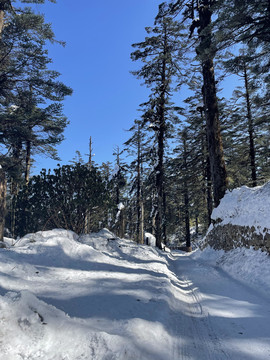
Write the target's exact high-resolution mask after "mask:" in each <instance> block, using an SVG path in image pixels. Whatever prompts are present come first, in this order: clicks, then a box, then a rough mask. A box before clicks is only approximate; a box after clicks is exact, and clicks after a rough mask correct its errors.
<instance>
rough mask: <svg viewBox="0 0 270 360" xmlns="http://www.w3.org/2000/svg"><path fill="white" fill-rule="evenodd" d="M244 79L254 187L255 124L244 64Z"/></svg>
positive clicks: (255, 181)
mask: <svg viewBox="0 0 270 360" xmlns="http://www.w3.org/2000/svg"><path fill="white" fill-rule="evenodd" d="M244 79H245V95H246V104H247V119H248V134H249V159H250V168H251V179H252V186H253V187H255V186H257V171H256V161H255V146H254V124H253V118H252V114H251V104H250V96H249V84H248V76H247V67H246V64H245V63H244Z"/></svg>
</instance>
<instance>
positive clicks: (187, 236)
mask: <svg viewBox="0 0 270 360" xmlns="http://www.w3.org/2000/svg"><path fill="white" fill-rule="evenodd" d="M183 171H184V179H183V180H184V181H183V182H184V205H185V239H186V247H187V249H188V248H190V245H191V244H190V216H189V193H188V181H187V176H188V174H187V172H188V166H187V134H186V132H185V131H184V132H183Z"/></svg>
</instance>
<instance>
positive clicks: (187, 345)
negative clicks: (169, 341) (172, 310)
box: [170, 258, 231, 360]
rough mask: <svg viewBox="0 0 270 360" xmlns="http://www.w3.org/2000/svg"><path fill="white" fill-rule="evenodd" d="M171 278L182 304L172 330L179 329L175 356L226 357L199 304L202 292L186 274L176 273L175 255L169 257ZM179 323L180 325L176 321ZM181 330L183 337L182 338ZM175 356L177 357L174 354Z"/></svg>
mask: <svg viewBox="0 0 270 360" xmlns="http://www.w3.org/2000/svg"><path fill="white" fill-rule="evenodd" d="M171 260H172V261H170V270H171V271H172V274H171V275H172V278H171V282H172V284H173V285H174V287H176V288H177V289H178V291H179V292H180V293H181V295H182V296H181V297H182V298H183V299H184V306H182V309H181V312H182V313H178V314H177V316H176V318H177V320H176V322H175V321H174V323H175V324H176V323H178V325H177V324H176V325H175V332H176V333H178V344H177V345H176V349H174V351H173V354H174V359H180V360H188V359H198V360H217V359H218V360H226V359H231V356H230V355H229V354H227V352H226V351H225V350H224V349H223V345H222V340H221V339H220V338H219V336H218V334H217V333H216V332H215V330H214V327H213V324H212V320H211V316H210V315H209V313H207V312H206V311H205V310H204V308H203V305H202V295H201V293H200V291H199V289H198V288H196V287H195V286H194V284H193V283H192V281H191V280H189V279H188V277H187V275H184V274H181V275H180V276H177V271H176V266H175V263H174V261H175V259H174V258H171ZM179 324H181V325H179ZM183 334H185V337H184V338H183ZM177 356H178V357H177Z"/></svg>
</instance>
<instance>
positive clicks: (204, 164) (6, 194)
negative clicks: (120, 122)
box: [0, 0, 270, 248]
mask: <svg viewBox="0 0 270 360" xmlns="http://www.w3.org/2000/svg"><path fill="white" fill-rule="evenodd" d="M50 1H51V2H55V1H53V0H50ZM44 2H45V0H21V1H13V0H2V1H1V2H0V239H3V237H4V236H10V237H13V238H16V237H21V236H23V235H25V234H27V233H32V232H36V231H40V230H50V229H54V228H62V229H67V230H73V231H74V232H76V233H78V234H84V233H85V234H87V233H89V232H92V231H98V230H100V229H102V228H104V227H105V228H108V229H109V230H110V231H112V232H113V233H115V234H116V236H119V237H120V238H124V237H128V238H130V239H133V240H135V241H137V242H138V243H140V244H142V243H144V234H145V232H149V233H151V234H154V235H155V237H156V241H157V246H158V247H160V248H161V247H162V243H165V244H166V243H178V242H185V244H186V246H187V247H190V242H191V238H192V236H196V235H197V234H202V233H205V232H206V230H207V228H208V226H209V225H210V223H211V213H212V210H213V208H215V207H217V206H218V205H219V203H220V200H221V199H222V198H223V196H224V194H225V192H226V191H227V190H231V189H234V188H236V187H239V186H242V185H247V186H249V187H256V186H257V185H262V184H264V183H265V182H267V181H268V180H269V178H270V122H269V104H270V73H269V69H270V56H269V55H270V31H269V30H270V1H269V0H242V1H239V0H185V1H184V0H173V1H167V2H161V3H160V5H159V10H158V12H157V14H156V17H155V19H153V25H152V24H149V25H151V26H149V27H146V28H145V32H146V35H145V38H144V39H138V42H137V43H135V44H133V45H132V47H133V52H132V53H131V54H130V56H131V59H132V60H133V61H134V62H135V63H136V64H137V70H134V71H133V75H134V76H135V77H136V78H138V81H140V83H142V84H143V86H145V87H147V88H148V89H149V97H148V98H146V99H145V101H144V102H143V103H142V104H138V107H139V109H140V111H139V112H138V113H139V115H138V118H137V119H135V120H134V124H133V126H132V127H131V128H130V129H129V134H130V136H129V140H127V141H126V142H125V143H124V144H119V147H116V148H115V149H114V154H113V155H114V158H115V161H114V163H112V162H109V161H106V159H105V160H104V162H103V163H102V164H96V163H95V162H94V160H93V155H92V154H93V148H92V138H91V136H90V135H91V134H89V136H90V140H89V154H88V155H89V156H88V160H87V161H84V160H83V158H82V156H81V154H80V152H79V151H78V153H77V157H76V158H75V159H73V160H71V162H70V164H66V165H63V166H60V165H59V166H58V167H57V168H56V169H53V170H45V169H44V170H42V171H41V173H40V174H39V175H31V167H32V166H33V164H34V161H35V156H37V155H38V154H43V155H44V156H47V157H51V158H53V159H58V154H57V145H58V144H59V143H60V142H61V141H63V139H64V130H65V128H66V126H67V125H68V119H67V117H66V116H65V114H64V110H63V104H64V100H65V99H66V97H67V96H72V89H71V88H70V87H69V86H68V85H66V84H64V83H62V82H61V81H60V80H59V76H60V73H59V72H58V71H54V70H51V68H50V66H49V64H51V62H52V59H51V58H50V57H49V55H48V50H47V45H48V43H59V41H58V40H57V39H56V38H55V35H54V32H53V29H52V28H53V26H51V25H50V24H48V23H46V21H45V17H44V15H42V14H40V13H37V12H35V11H34V7H33V6H32V5H33V4H41V3H44ZM230 78H237V79H239V80H240V81H238V82H237V84H238V86H237V87H235V88H232V89H231V96H230V97H224V96H223V95H222V86H223V84H224V82H225V81H230ZM232 83H233V82H232ZM179 93H185V94H188V95H187V97H186V98H185V99H184V100H183V102H181V103H178V102H177V101H175V99H177V94H179Z"/></svg>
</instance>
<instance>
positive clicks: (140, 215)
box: [125, 120, 146, 244]
mask: <svg viewBox="0 0 270 360" xmlns="http://www.w3.org/2000/svg"><path fill="white" fill-rule="evenodd" d="M129 131H132V132H133V134H132V136H131V138H130V139H129V140H128V141H126V142H125V145H126V146H127V147H128V149H127V151H128V152H129V153H130V154H131V155H133V156H134V157H135V159H134V160H133V161H132V162H131V164H130V166H129V169H130V172H131V180H130V182H131V189H130V195H132V194H133V193H134V192H135V194H136V195H135V203H136V206H135V208H136V228H135V234H136V240H137V242H138V243H139V244H143V243H144V227H145V226H144V195H143V188H144V178H143V177H144V174H143V172H144V171H143V164H144V162H145V146H146V142H145V137H146V136H145V133H144V132H143V129H142V121H139V120H135V124H134V125H133V126H132V127H131V128H130V129H129Z"/></svg>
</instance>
